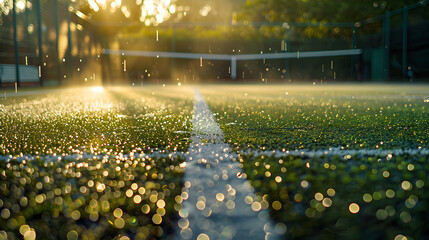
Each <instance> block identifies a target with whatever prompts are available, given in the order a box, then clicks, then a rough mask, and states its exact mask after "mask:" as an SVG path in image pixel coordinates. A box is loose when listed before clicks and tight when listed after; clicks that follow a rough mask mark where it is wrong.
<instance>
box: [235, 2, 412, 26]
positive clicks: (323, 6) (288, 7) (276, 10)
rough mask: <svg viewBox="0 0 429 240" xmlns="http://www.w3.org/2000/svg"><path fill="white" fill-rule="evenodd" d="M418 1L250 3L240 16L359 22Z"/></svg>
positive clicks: (277, 19) (245, 18)
mask: <svg viewBox="0 0 429 240" xmlns="http://www.w3.org/2000/svg"><path fill="white" fill-rule="evenodd" d="M416 2H418V1H417V0H390V1H387V0H384V1H380V0H347V1H338V0H248V1H247V3H246V5H245V6H244V8H243V11H242V12H241V14H240V19H241V20H247V21H258V22H264V21H270V22H276V21H285V22H357V21H361V20H364V19H367V18H370V17H374V16H378V15H381V14H384V13H385V12H387V11H392V10H396V9H399V8H401V7H403V6H404V5H407V4H413V3H416Z"/></svg>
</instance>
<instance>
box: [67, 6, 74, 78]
mask: <svg viewBox="0 0 429 240" xmlns="http://www.w3.org/2000/svg"><path fill="white" fill-rule="evenodd" d="M69 7H70V4H69V3H67V26H68V29H67V55H68V58H69V59H67V61H70V63H69V64H68V65H69V71H70V72H69V74H70V78H71V77H72V75H73V66H72V38H71V13H70V11H69Z"/></svg>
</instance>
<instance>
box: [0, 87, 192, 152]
mask: <svg viewBox="0 0 429 240" xmlns="http://www.w3.org/2000/svg"><path fill="white" fill-rule="evenodd" d="M81 91H83V90H81ZM169 93H171V94H169ZM28 99H29V100H28ZM192 99H193V95H192V92H190V91H187V90H177V89H169V90H168V89H162V88H154V89H146V88H145V89H143V90H140V89H118V88H115V89H110V90H105V91H103V92H92V91H91V90H89V91H86V90H85V91H84V92H79V90H76V92H74V91H64V92H60V93H55V94H49V95H43V96H39V97H36V96H30V97H19V98H8V99H6V100H3V103H2V101H0V104H2V105H0V126H1V130H0V154H1V155H21V154H23V155H25V154H37V155H45V154H57V155H61V154H73V153H83V152H91V153H103V154H118V153H130V152H133V151H134V152H151V151H153V150H166V151H170V152H171V151H186V150H187V148H188V138H189V136H190V127H191V118H192V107H193V102H192Z"/></svg>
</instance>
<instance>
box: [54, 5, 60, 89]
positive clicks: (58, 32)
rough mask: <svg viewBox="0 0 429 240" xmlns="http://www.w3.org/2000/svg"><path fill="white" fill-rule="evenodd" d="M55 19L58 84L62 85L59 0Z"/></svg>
mask: <svg viewBox="0 0 429 240" xmlns="http://www.w3.org/2000/svg"><path fill="white" fill-rule="evenodd" d="M54 17H55V52H56V54H57V56H56V58H55V61H56V63H57V71H58V84H59V85H61V83H62V76H61V61H60V50H59V49H60V47H59V38H60V26H59V18H58V0H54Z"/></svg>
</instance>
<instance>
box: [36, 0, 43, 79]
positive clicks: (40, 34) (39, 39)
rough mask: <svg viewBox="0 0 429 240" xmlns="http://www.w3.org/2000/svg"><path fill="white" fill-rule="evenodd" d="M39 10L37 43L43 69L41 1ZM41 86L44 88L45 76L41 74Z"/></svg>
mask: <svg viewBox="0 0 429 240" xmlns="http://www.w3.org/2000/svg"><path fill="white" fill-rule="evenodd" d="M36 9H37V43H38V49H39V64H40V69H43V48H42V8H41V6H40V0H36ZM40 75H41V77H40V86H43V74H40Z"/></svg>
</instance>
